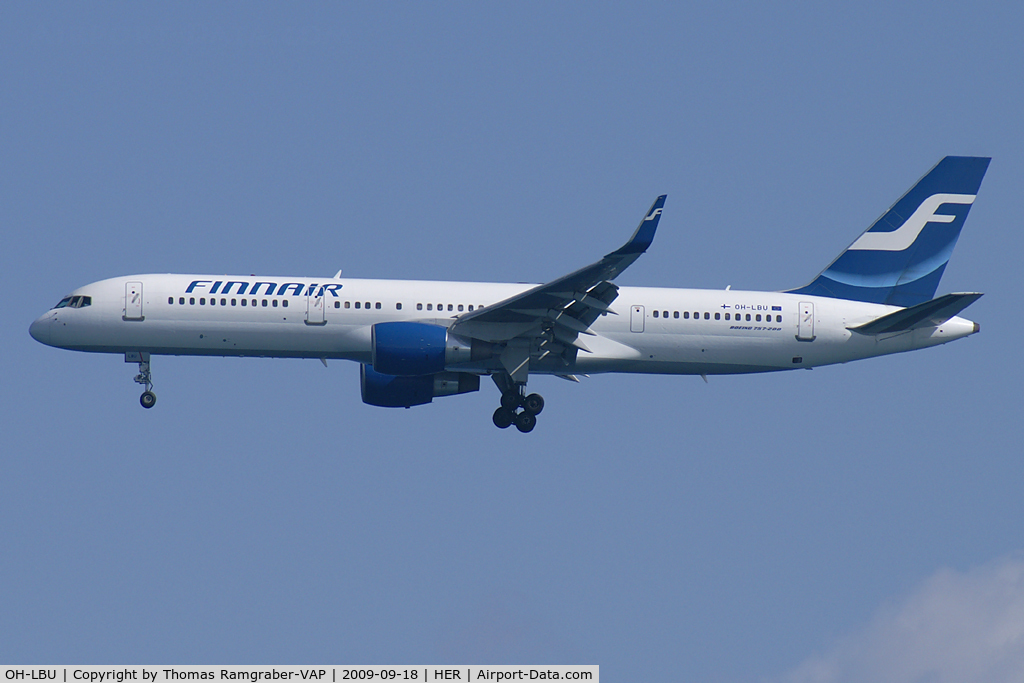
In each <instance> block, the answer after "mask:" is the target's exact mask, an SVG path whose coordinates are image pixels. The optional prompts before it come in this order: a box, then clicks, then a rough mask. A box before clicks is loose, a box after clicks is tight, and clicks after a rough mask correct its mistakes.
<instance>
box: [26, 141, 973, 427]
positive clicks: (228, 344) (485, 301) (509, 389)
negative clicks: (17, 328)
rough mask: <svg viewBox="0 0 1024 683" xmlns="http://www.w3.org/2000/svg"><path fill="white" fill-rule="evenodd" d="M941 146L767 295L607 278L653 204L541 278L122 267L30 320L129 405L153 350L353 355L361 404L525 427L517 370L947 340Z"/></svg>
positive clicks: (722, 362)
mask: <svg viewBox="0 0 1024 683" xmlns="http://www.w3.org/2000/svg"><path fill="white" fill-rule="evenodd" d="M989 161H990V159H989V158H987V157H946V158H944V159H943V160H942V161H940V162H939V163H938V164H937V165H936V166H935V167H934V168H932V169H931V170H930V171H929V172H928V173H927V174H926V175H925V176H924V177H923V178H921V179H920V180H919V181H918V182H917V183H916V184H915V185H914V186H913V187H912V188H911V189H910V190H908V191H907V193H906V194H904V195H903V197H901V198H900V199H899V200H898V201H897V202H896V203H895V204H893V205H892V207H891V208H890V209H889V210H888V211H886V212H885V213H884V214H882V216H881V217H880V218H879V219H878V220H877V221H875V222H874V223H873V224H872V225H871V226H870V227H869V228H868V229H867V230H866V231H864V233H863V234H861V235H860V237H858V238H857V239H856V240H855V241H854V242H853V244H851V245H850V246H849V248H847V249H846V250H845V251H844V252H843V253H841V254H840V255H839V256H838V257H837V258H836V259H835V260H834V261H833V262H832V263H831V264H829V266H828V267H827V268H825V270H823V271H822V272H821V274H820V275H818V276H817V277H816V278H814V280H812V281H811V282H810V283H809V284H807V285H805V286H803V287H800V288H798V289H791V290H788V291H782V292H743V291H731V290H701V289H667V288H653V287H619V286H618V285H616V284H615V283H614V280H615V278H616V277H618V275H619V274H620V273H622V271H624V270H625V269H626V268H628V267H629V266H630V265H632V264H633V262H634V261H636V260H637V258H639V257H640V255H641V254H643V253H644V252H645V251H647V249H648V247H650V246H651V243H652V241H653V239H654V233H655V230H656V229H657V227H658V223H659V221H660V220H661V215H662V210H663V208H664V206H665V195H662V196H660V197H658V198H657V199H656V200H655V201H654V204H653V205H652V206H651V208H650V209H649V210H648V211H647V212H646V213H645V214H644V217H643V219H642V220H641V221H640V225H639V227H637V229H636V231H635V232H634V233H633V235H632V236H631V237H630V238H629V240H628V241H627V242H626V243H625V244H624V245H623V246H622V247H620V248H619V249H616V250H615V251H613V252H611V253H610V254H608V255H606V256H605V257H603V258H602V259H600V260H599V261H597V262H596V263H593V264H591V265H589V266H586V267H584V268H581V269H579V270H576V271H574V272H572V273H569V274H568V275H564V276H562V277H559V278H557V279H555V280H552V281H551V282H548V283H546V284H541V285H523V284H505V283H477V282H441V281H437V282H434V281H406V280H358V279H351V278H341V277H340V275H341V273H340V272H339V273H338V275H336V276H335V277H333V278H305V277H224V276H213V275H130V276H126V277H116V278H111V279H109V280H102V281H100V282H94V283H91V284H88V285H85V286H84V287H80V288H78V289H76V290H75V291H73V292H71V293H70V294H69V295H67V296H66V297H64V298H63V299H61V300H60V302H59V303H58V304H57V305H56V306H55V307H54V308H53V309H51V310H50V311H48V312H46V313H44V314H43V315H42V316H40V317H39V318H38V319H37V320H36V321H35V322H33V323H32V326H31V327H30V329H29V332H30V333H31V335H32V337H33V338H35V339H36V340H38V341H40V342H42V343H43V344H48V345H50V346H55V347H57V348H62V349H72V350H76V351H90V352H95V353H116V354H124V357H125V361H126V362H130V363H138V368H139V371H138V375H137V376H136V377H135V381H136V382H138V383H139V384H142V385H144V386H145V391H144V392H143V394H142V397H141V399H140V402H141V403H142V405H143V407H145V408H152V407H153V405H154V404H155V403H156V395H155V394H154V393H153V375H152V369H151V365H150V363H151V360H152V356H155V355H196V356H199V355H201V356H259V357H277V358H319V359H320V360H321V361H323V362H324V364H325V365H326V363H327V359H331V358H336V359H343V360H350V361H354V362H356V363H359V364H360V385H361V391H362V398H363V401H364V402H365V403H368V404H370V405H374V406H383V407H405V408H409V407H411V406H417V405H423V404H426V403H430V402H431V401H432V400H433V399H434V398H437V397H441V396H451V395H455V394H463V393H467V392H473V391H477V390H479V388H480V378H481V377H482V376H490V378H491V379H492V380H493V381H494V383H495V385H496V386H497V387H498V390H499V391H500V393H501V400H500V405H499V407H498V408H497V409H496V410H495V411H494V415H493V421H494V424H495V425H496V426H498V427H500V428H502V429H504V428H507V427H509V426H511V425H515V426H516V428H517V429H518V430H519V431H521V432H529V431H531V430H533V428H534V427H535V426H536V424H537V415H539V414H540V413H541V411H542V410H543V409H544V399H543V398H542V397H541V396H540V395H539V394H536V393H527V391H526V385H527V382H528V380H529V379H530V376H531V375H538V374H541V375H555V376H557V377H561V378H564V379H568V380H572V381H579V377H581V376H587V375H589V374H593V373H600V372H629V373H656V374H677V375H700V376H702V377H704V378H705V379H706V378H707V376H708V375H722V374H738V373H751V372H774V371H778V370H792V369H796V368H813V367H817V366H821V365H830V364H833V363H846V362H849V361H852V360H858V359H861V358H870V357H872V356H881V355H886V354H890V353H898V352H902V351H912V350H915V349H921V348H925V347H929V346H936V345H938V344H944V343H946V342H949V341H953V340H954V339H960V338H962V337H966V336H969V335H971V334H974V333H975V332H977V331H978V329H979V327H978V324H977V323H974V322H971V321H969V320H966V319H964V318H961V317H958V314H959V313H960V312H961V311H962V310H963V309H965V308H966V307H967V306H969V305H970V304H972V303H973V302H975V301H976V300H977V299H978V298H979V297H981V294H979V293H974V292H966V293H954V294H945V295H943V296H939V297H937V298H936V297H935V292H936V290H937V289H938V285H939V280H940V278H941V277H942V273H943V271H944V270H945V267H946V263H947V262H948V261H949V257H950V255H951V254H952V251H953V247H954V246H955V245H956V241H957V238H958V237H959V235H960V230H961V229H962V228H963V225H964V221H965V220H966V219H967V214H968V212H969V211H970V209H971V206H972V205H973V203H974V199H975V197H976V195H977V193H978V189H979V187H980V186H981V181H982V179H983V178H984V176H985V171H986V170H987V169H988V164H989Z"/></svg>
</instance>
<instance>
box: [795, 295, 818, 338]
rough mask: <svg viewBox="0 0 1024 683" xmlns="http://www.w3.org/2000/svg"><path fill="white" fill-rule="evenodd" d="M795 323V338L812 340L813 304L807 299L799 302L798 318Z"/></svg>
mask: <svg viewBox="0 0 1024 683" xmlns="http://www.w3.org/2000/svg"><path fill="white" fill-rule="evenodd" d="M797 324H798V327H797V331H796V338H797V340H799V341H814V304H812V303H811V302H809V301H801V302H800V320H799V322H798V323H797Z"/></svg>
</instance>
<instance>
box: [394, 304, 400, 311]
mask: <svg viewBox="0 0 1024 683" xmlns="http://www.w3.org/2000/svg"><path fill="white" fill-rule="evenodd" d="M395 310H396V311H400V310H402V304H401V303H397V304H395Z"/></svg>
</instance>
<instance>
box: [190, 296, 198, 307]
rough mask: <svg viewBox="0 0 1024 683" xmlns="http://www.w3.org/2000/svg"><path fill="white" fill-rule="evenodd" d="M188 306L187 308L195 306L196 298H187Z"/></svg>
mask: <svg viewBox="0 0 1024 683" xmlns="http://www.w3.org/2000/svg"><path fill="white" fill-rule="evenodd" d="M188 305H189V306H195V305H196V298H195V297H194V296H190V297H189V298H188Z"/></svg>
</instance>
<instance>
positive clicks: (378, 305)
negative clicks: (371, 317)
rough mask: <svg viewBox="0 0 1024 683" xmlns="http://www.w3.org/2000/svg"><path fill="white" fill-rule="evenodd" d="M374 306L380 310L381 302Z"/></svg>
mask: <svg viewBox="0 0 1024 683" xmlns="http://www.w3.org/2000/svg"><path fill="white" fill-rule="evenodd" d="M374 308H376V309H377V310H378V311H379V310H380V302H379V301H378V302H377V305H376V306H374Z"/></svg>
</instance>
